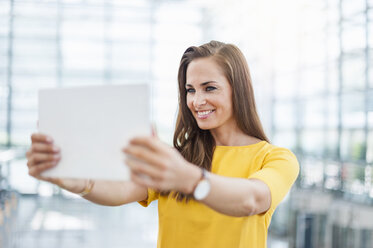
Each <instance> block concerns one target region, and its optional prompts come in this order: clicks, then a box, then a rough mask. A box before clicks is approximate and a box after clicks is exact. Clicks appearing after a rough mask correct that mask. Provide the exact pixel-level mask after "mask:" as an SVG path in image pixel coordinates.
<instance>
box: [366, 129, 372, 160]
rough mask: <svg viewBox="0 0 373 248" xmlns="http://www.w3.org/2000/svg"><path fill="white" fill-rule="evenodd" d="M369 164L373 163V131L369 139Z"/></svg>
mask: <svg viewBox="0 0 373 248" xmlns="http://www.w3.org/2000/svg"><path fill="white" fill-rule="evenodd" d="M367 163H373V129H371V130H370V131H369V133H368V138H367Z"/></svg>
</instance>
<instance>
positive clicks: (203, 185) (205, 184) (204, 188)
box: [194, 179, 210, 200]
mask: <svg viewBox="0 0 373 248" xmlns="http://www.w3.org/2000/svg"><path fill="white" fill-rule="evenodd" d="M209 192H210V182H209V181H208V180H206V179H204V180H201V181H200V182H199V184H198V185H197V187H196V189H195V191H194V198H196V200H202V199H204V198H205V197H206V196H207V195H208V194H209Z"/></svg>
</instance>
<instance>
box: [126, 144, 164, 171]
mask: <svg viewBox="0 0 373 248" xmlns="http://www.w3.org/2000/svg"><path fill="white" fill-rule="evenodd" d="M123 152H125V153H126V154H128V155H130V156H131V157H134V158H136V159H140V160H142V161H144V162H146V163H149V164H152V165H155V166H157V167H159V168H161V169H164V168H165V166H164V165H163V163H162V159H161V157H160V156H159V155H157V153H156V152H154V151H152V150H149V149H146V148H144V147H143V146H138V145H129V146H127V147H126V148H124V149H123Z"/></svg>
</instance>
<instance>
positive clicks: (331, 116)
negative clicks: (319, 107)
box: [323, 95, 338, 128]
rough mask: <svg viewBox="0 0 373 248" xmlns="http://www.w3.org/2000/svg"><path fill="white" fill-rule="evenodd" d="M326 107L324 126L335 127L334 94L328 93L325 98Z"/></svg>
mask: <svg viewBox="0 0 373 248" xmlns="http://www.w3.org/2000/svg"><path fill="white" fill-rule="evenodd" d="M323 107H324V108H326V109H327V115H326V127H328V128H336V127H337V126H338V98H337V96H334V95H329V96H328V97H327V99H326V106H323Z"/></svg>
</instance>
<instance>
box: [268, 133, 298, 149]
mask: <svg viewBox="0 0 373 248" xmlns="http://www.w3.org/2000/svg"><path fill="white" fill-rule="evenodd" d="M296 137H297V136H296V133H295V132H294V131H288V130H276V133H275V135H274V137H273V139H272V143H273V144H275V145H276V146H281V147H286V148H288V149H290V150H293V151H294V150H295V149H296V141H297V140H296Z"/></svg>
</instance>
